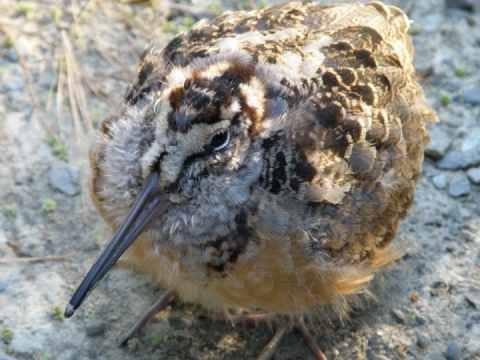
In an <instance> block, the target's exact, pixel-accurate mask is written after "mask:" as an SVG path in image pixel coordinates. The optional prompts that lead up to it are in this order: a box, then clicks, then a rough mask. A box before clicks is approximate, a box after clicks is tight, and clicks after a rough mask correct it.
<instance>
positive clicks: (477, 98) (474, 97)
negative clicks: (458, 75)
mask: <svg viewBox="0 0 480 360" xmlns="http://www.w3.org/2000/svg"><path fill="white" fill-rule="evenodd" d="M463 101H465V102H466V103H467V104H472V105H480V87H474V88H471V89H469V90H467V91H465V93H464V94H463Z"/></svg>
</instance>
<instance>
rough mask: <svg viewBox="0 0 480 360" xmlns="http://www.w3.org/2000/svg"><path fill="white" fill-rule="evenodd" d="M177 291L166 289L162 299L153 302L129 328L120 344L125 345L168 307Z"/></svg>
mask: <svg viewBox="0 0 480 360" xmlns="http://www.w3.org/2000/svg"><path fill="white" fill-rule="evenodd" d="M175 296H176V295H175V293H174V292H173V291H166V292H165V293H163V294H162V296H160V299H158V300H157V302H156V303H155V304H153V305H152V306H151V307H150V309H148V310H147V311H146V312H145V313H144V314H143V315H142V316H141V317H140V319H138V321H137V322H136V323H135V324H134V325H133V326H132V327H131V328H130V330H128V332H127V333H126V334H125V336H124V338H123V340H122V342H121V343H120V346H123V345H125V344H126V343H127V342H128V340H130V339H131V338H132V337H133V336H134V335H135V334H136V333H137V332H138V331H139V330H140V329H141V328H142V327H144V326H145V324H146V323H147V322H148V321H149V320H150V319H151V318H153V317H154V316H155V314H157V313H158V312H160V311H162V310H163V309H165V307H167V305H168V304H169V303H171V302H172V301H173V300H174V299H175Z"/></svg>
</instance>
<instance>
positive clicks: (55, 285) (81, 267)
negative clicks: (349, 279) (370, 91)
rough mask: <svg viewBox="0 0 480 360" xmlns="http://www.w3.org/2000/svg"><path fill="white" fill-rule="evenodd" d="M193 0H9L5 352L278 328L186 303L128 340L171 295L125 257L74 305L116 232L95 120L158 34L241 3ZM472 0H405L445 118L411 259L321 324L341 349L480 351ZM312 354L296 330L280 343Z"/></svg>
mask: <svg viewBox="0 0 480 360" xmlns="http://www.w3.org/2000/svg"><path fill="white" fill-rule="evenodd" d="M193 3H194V6H193V7H188V8H186V9H183V8H182V7H181V6H178V5H176V6H174V7H172V8H169V7H168V6H167V4H166V3H163V2H157V3H156V4H155V5H148V4H124V3H121V2H116V1H107V0H91V1H88V2H85V1H84V2H81V1H71V2H70V1H62V0H48V1H43V2H34V1H32V2H17V1H13V0H0V14H1V15H0V30H1V33H0V54H1V57H0V209H1V211H0V330H1V333H0V360H6V359H10V360H11V359H41V360H47V359H58V360H60V359H62V360H63V359H65V360H70V359H72V360H73V359H99V360H100V359H160V358H163V359H251V358H254V357H255V355H256V354H258V353H259V352H260V350H261V349H262V348H263V346H265V344H266V343H267V342H268V340H269V338H270V337H271V329H269V328H268V327H267V326H258V327H257V328H248V327H243V326H237V327H236V328H230V327H229V326H227V325H226V324H224V323H221V322H219V323H213V322H212V321H211V320H210V319H209V318H207V317H205V316H204V315H205V313H204V312H203V310H202V309H200V308H198V307H195V306H191V305H185V304H182V303H180V302H174V303H173V304H172V305H171V306H169V307H168V309H167V310H166V311H163V312H162V313H160V314H159V315H158V316H157V317H156V318H155V319H154V320H153V321H152V322H151V323H150V324H149V325H148V326H147V327H146V328H145V329H144V330H142V331H141V333H140V336H139V337H138V339H137V340H136V341H134V342H131V343H130V344H129V346H128V348H121V349H119V348H118V347H117V344H118V341H119V339H120V338H121V336H122V334H123V333H124V332H125V331H126V330H127V329H128V328H129V326H130V325H131V324H132V323H133V322H134V321H135V320H136V319H137V318H138V316H139V315H140V314H142V313H143V311H144V310H145V309H147V308H148V307H149V306H150V305H151V304H152V303H153V302H154V301H155V300H156V299H158V297H159V296H160V294H161V293H162V291H163V290H162V289H160V288H158V287H157V286H156V285H155V284H154V283H152V281H151V279H149V278H148V277H146V276H144V275H142V274H138V273H135V272H133V271H132V270H129V269H128V268H125V267H122V266H116V267H115V268H114V269H113V270H112V271H111V272H110V273H109V274H108V275H107V276H106V277H105V279H104V280H103V281H102V282H101V283H100V285H99V287H98V288H97V289H96V290H95V291H94V292H93V293H92V294H91V296H90V297H89V299H88V300H87V302H86V303H85V304H84V305H83V306H82V308H81V309H80V310H79V311H78V312H77V313H76V314H75V316H74V317H73V318H72V319H69V320H64V319H63V316H62V315H63V310H64V307H65V305H66V304H67V302H68V300H69V298H70V296H71V295H72V292H73V290H74V289H75V287H76V286H77V285H78V283H79V281H80V280H81V278H82V276H83V275H84V274H85V272H86V271H87V270H88V268H89V267H90V265H91V263H92V261H93V260H94V259H95V258H96V256H98V254H99V252H100V250H101V249H102V247H103V244H104V240H105V235H104V231H102V227H101V225H100V223H101V222H100V220H99V217H98V216H97V214H96V213H95V210H94V208H93V205H92V204H91V201H90V198H89V195H88V190H87V188H88V187H87V185H86V184H87V182H88V177H89V167H88V147H89V138H90V137H91V132H92V130H91V128H92V127H95V126H96V125H97V124H98V122H99V121H100V120H101V119H102V117H103V116H105V115H107V114H108V113H109V112H111V111H112V110H113V109H114V108H115V106H116V104H118V102H119V101H120V99H121V97H122V95H123V92H124V89H125V87H126V84H127V83H128V81H129V80H130V79H131V78H132V77H133V75H134V71H135V69H136V63H137V61H138V54H140V53H141V51H142V50H143V48H144V46H145V45H146V44H147V43H148V42H156V43H159V44H165V43H166V42H167V41H168V40H169V39H170V38H171V37H172V36H173V35H174V33H175V32H177V31H179V30H182V29H185V28H187V27H188V26H190V25H191V24H192V23H193V22H194V21H196V20H198V19H199V18H200V17H202V16H204V15H208V14H209V13H211V11H212V10H218V9H232V8H234V6H233V5H232V4H233V3H234V2H233V1H231V2H224V3H221V4H218V5H217V4H216V3H214V2H209V3H208V4H207V3H198V2H195V1H193ZM238 3H239V2H237V4H238ZM244 3H247V2H242V4H243V5H244V6H246V4H244ZM447 3H448V4H449V6H454V7H447ZM452 4H453V5H452ZM469 4H470V3H469V2H468V1H447V2H444V1H442V0H422V1H418V2H414V1H410V2H406V1H398V3H397V5H399V6H401V7H403V8H404V9H405V10H406V11H407V12H408V13H409V16H410V17H411V18H412V19H413V20H414V23H413V26H412V29H411V32H412V34H413V39H414V44H415V46H416V51H417V58H416V67H417V69H418V71H419V73H420V75H421V77H422V78H423V79H422V82H423V84H424V89H425V92H426V94H427V97H428V99H429V101H430V102H431V104H432V105H433V106H434V107H435V108H436V109H437V111H438V115H439V118H440V123H439V124H429V128H430V130H431V134H432V144H431V145H430V147H429V148H428V149H427V151H426V154H427V160H426V162H425V165H424V168H423V172H422V178H421V180H420V182H419V185H418V188H417V193H416V199H415V205H414V207H413V208H412V209H411V211H410V213H409V216H408V219H407V220H406V221H405V222H404V223H403V224H402V226H401V230H400V232H399V233H398V235H397V238H398V239H399V240H400V241H403V242H404V243H405V247H406V255H405V256H404V258H403V259H402V260H401V261H399V262H397V263H396V264H394V265H393V266H390V267H389V268H388V269H387V271H385V272H384V273H383V275H382V276H379V277H378V278H377V279H376V280H375V281H374V282H373V283H372V291H373V292H374V293H375V294H376V295H377V301H369V302H366V301H363V303H362V304H359V305H355V306H353V309H352V311H351V313H350V318H349V319H348V320H344V321H340V320H338V319H336V318H335V317H332V318H331V319H330V320H329V321H326V322H325V321H324V322H323V323H322V324H321V325H317V326H316V327H317V329H318V330H319V331H318V332H317V334H318V335H317V340H318V343H319V345H320V347H321V348H322V349H323V350H324V351H325V353H326V355H327V357H328V358H329V359H377V360H381V359H448V360H452V359H480V340H479V339H480V254H479V249H480V210H479V206H478V204H479V203H480V201H479V200H480V194H479V187H480V71H479V68H480V15H479V13H476V14H475V13H473V12H471V9H470V8H469ZM207 5H208V8H209V9H210V10H208V11H205V10H201V11H198V9H199V7H204V8H206V7H207ZM455 6H457V7H455ZM460 7H463V9H462V8H460ZM32 257H33V258H38V259H37V261H32V259H29V260H28V261H26V260H27V258H32ZM310 357H311V355H310V354H309V352H308V351H307V349H306V347H305V345H304V343H303V340H302V339H301V337H300V336H299V334H297V333H295V332H294V333H293V334H291V335H289V336H288V337H287V338H286V340H285V341H283V342H282V344H281V346H280V348H279V349H278V351H277V354H276V359H308V358H310Z"/></svg>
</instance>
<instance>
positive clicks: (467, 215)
mask: <svg viewBox="0 0 480 360" xmlns="http://www.w3.org/2000/svg"><path fill="white" fill-rule="evenodd" d="M459 213H460V216H461V217H462V218H463V219H470V218H471V217H472V212H471V211H470V210H468V209H465V208H461V209H460V211H459Z"/></svg>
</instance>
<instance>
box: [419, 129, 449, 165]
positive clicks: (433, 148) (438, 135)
mask: <svg viewBox="0 0 480 360" xmlns="http://www.w3.org/2000/svg"><path fill="white" fill-rule="evenodd" d="M429 132H430V144H428V145H427V146H426V147H425V155H427V156H428V157H429V158H431V159H434V160H438V159H440V158H442V157H443V156H445V154H446V153H447V149H448V148H449V147H450V145H451V143H452V136H451V135H449V134H447V133H446V132H445V131H443V130H442V129H441V128H440V126H437V127H432V128H431V129H429Z"/></svg>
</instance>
